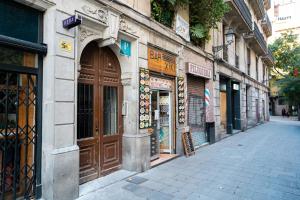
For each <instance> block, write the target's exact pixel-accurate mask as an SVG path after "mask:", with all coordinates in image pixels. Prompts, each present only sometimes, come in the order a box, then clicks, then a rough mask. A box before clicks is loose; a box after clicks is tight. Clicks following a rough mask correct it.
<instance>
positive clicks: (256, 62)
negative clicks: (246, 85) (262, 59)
mask: <svg viewBox="0 0 300 200" xmlns="http://www.w3.org/2000/svg"><path fill="white" fill-rule="evenodd" d="M255 70H256V80H257V81H258V57H256V58H255Z"/></svg>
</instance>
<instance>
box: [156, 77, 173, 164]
mask: <svg viewBox="0 0 300 200" xmlns="http://www.w3.org/2000/svg"><path fill="white" fill-rule="evenodd" d="M162 83H166V85H164V87H166V88H160V89H159V88H157V87H159V86H161V87H163V85H162ZM150 85H151V86H152V89H151V99H150V109H151V124H152V130H153V131H152V134H151V160H155V159H158V158H160V157H161V156H162V154H172V153H174V149H173V148H174V113H173V112H174V109H173V108H174V106H173V99H174V97H173V92H172V91H171V89H172V85H173V83H172V81H171V80H164V79H160V78H153V77H151V80H150ZM155 86H156V87H155ZM167 89H169V90H167Z"/></svg>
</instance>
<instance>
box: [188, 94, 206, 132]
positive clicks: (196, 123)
mask: <svg viewBox="0 0 300 200" xmlns="http://www.w3.org/2000/svg"><path fill="white" fill-rule="evenodd" d="M188 122H189V125H190V126H192V127H204V102H203V97H201V96H196V95H190V96H189V115H188Z"/></svg>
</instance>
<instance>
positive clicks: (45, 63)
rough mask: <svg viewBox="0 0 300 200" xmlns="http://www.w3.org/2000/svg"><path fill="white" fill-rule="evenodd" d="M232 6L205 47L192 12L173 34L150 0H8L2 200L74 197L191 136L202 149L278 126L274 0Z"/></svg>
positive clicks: (1, 62)
mask: <svg viewBox="0 0 300 200" xmlns="http://www.w3.org/2000/svg"><path fill="white" fill-rule="evenodd" d="M226 2H227V3H228V4H229V5H230V6H231V7H232V9H231V11H230V13H228V14H227V15H226V16H225V17H224V21H223V23H221V24H220V27H219V29H218V30H212V31H211V33H212V40H210V41H208V42H207V43H206V44H205V47H204V48H199V47H196V46H194V45H193V44H192V43H191V42H190V39H189V31H188V30H189V28H188V27H189V15H188V9H187V8H182V9H179V10H178V11H177V13H175V19H174V23H173V24H172V26H171V27H166V26H164V25H162V24H160V23H158V22H156V21H155V20H154V19H152V18H151V5H150V0H143V1H134V0H118V1H109V0H93V1H92V0H73V1H69V0H60V1H58V0H51V1H50V0H16V1H10V2H7V1H0V6H1V7H0V11H1V12H0V16H1V17H0V20H1V24H4V26H2V27H3V28H2V27H0V51H1V57H0V76H1V80H0V82H1V83H0V86H1V87H0V92H1V93H0V114H1V115H0V120H1V124H0V142H1V153H0V157H1V162H0V166H1V169H2V171H1V174H2V176H3V177H2V178H1V180H2V182H1V183H0V184H1V187H0V188H2V189H1V190H0V191H1V192H0V198H1V199H4V198H16V197H25V198H29V197H32V196H35V197H36V198H43V199H74V198H76V197H78V195H79V185H80V184H83V183H86V182H89V181H91V180H93V179H97V178H99V177H101V176H104V175H107V174H109V173H111V172H112V171H116V170H118V169H121V168H122V169H126V170H130V171H137V172H141V171H145V170H147V169H149V168H151V167H152V166H154V165H155V164H157V163H159V162H161V161H165V160H168V159H172V158H174V157H176V156H179V155H182V154H183V147H182V138H181V135H182V133H183V132H191V134H192V138H193V140H194V143H195V146H196V147H200V146H202V145H205V144H208V143H209V142H210V143H212V142H214V141H215V140H219V139H221V138H222V137H223V136H224V134H223V133H224V131H223V129H225V130H227V132H226V133H227V134H231V133H232V130H233V129H236V130H241V129H245V128H247V127H249V126H252V125H254V124H256V123H259V122H262V121H265V120H267V119H268V114H267V112H266V110H268V108H267V106H268V103H267V99H268V98H267V97H268V83H267V78H266V77H268V72H267V71H268V70H267V66H269V65H272V62H273V61H272V58H271V57H270V54H268V51H267V47H266V43H265V40H266V38H267V37H268V35H269V34H270V33H269V31H270V24H269V23H268V21H267V20H265V19H266V18H265V17H266V15H265V8H268V3H269V1H265V6H264V5H261V3H262V1H259V0H257V1H253V2H255V3H252V4H248V1H246V2H244V1H242V0H239V1H226ZM249 2H252V1H249ZM11 13H14V14H13V15H12V14H11ZM2 15H3V16H2ZM235 20H236V21H235ZM262 32H263V33H262ZM229 37H231V38H232V41H229V40H227V39H229ZM226 53H227V54H226ZM226 55H227V56H226ZM232 113H233V114H232ZM208 127H210V128H209V134H208V133H207V129H208ZM214 127H216V132H214V131H213V130H214ZM12 172H14V173H12ZM7 174H9V175H7ZM3 184H5V185H6V186H3ZM3 188H4V189H3Z"/></svg>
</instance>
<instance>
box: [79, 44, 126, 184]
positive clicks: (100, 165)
mask: <svg viewBox="0 0 300 200" xmlns="http://www.w3.org/2000/svg"><path fill="white" fill-rule="evenodd" d="M80 64H81V69H80V75H79V79H78V94H77V96H78V102H77V144H78V146H79V148H80V183H84V182H87V181H90V180H93V179H95V178H98V177H100V176H102V175H105V174H107V173H109V172H111V171H113V170H116V169H118V168H119V167H120V165H121V161H122V133H123V125H122V114H121V103H122V98H123V94H122V90H123V89H122V84H121V78H120V77H121V70H120V65H119V62H118V59H117V57H116V56H115V54H114V53H113V52H112V50H111V49H110V48H108V47H104V48H99V47H98V46H97V44H96V43H91V44H89V45H88V46H87V47H86V48H85V49H84V51H83V53H82V56H81V60H80Z"/></svg>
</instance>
